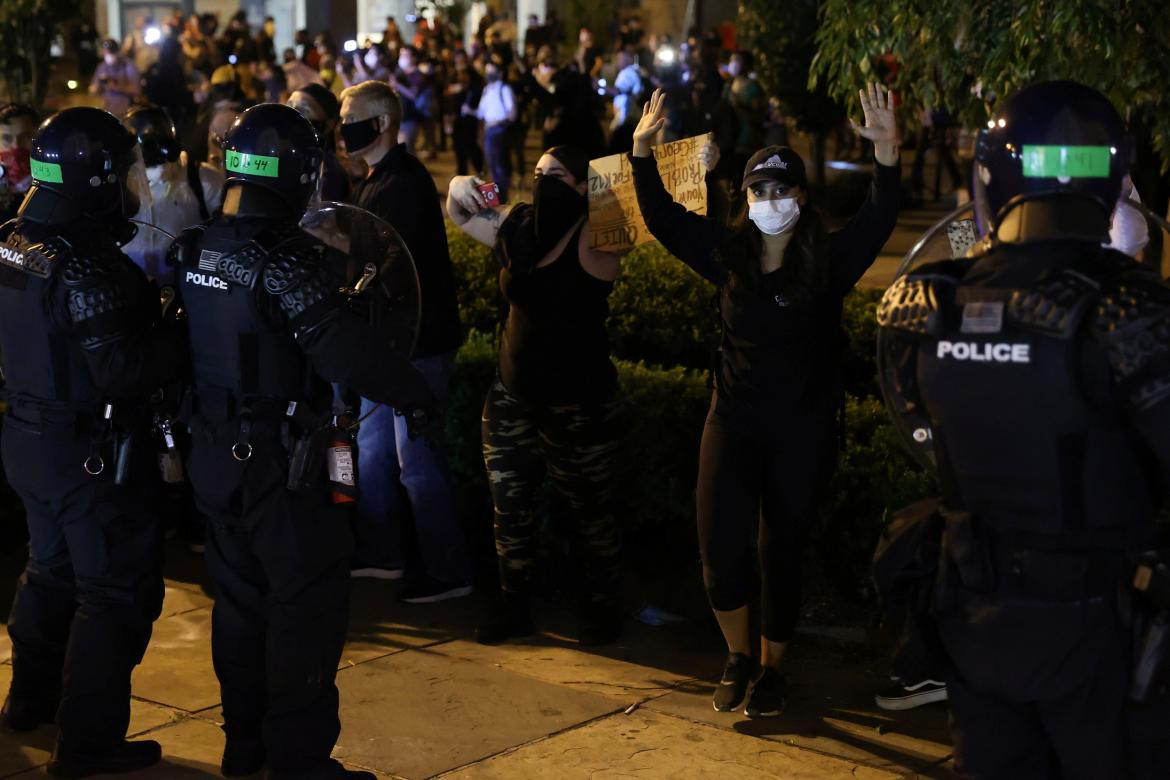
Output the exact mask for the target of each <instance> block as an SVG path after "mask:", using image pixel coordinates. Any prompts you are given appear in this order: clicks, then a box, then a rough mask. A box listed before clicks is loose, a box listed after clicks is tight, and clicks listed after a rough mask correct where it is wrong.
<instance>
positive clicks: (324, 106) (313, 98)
mask: <svg viewBox="0 0 1170 780" xmlns="http://www.w3.org/2000/svg"><path fill="white" fill-rule="evenodd" d="M288 105H290V106H292V107H293V108H295V109H296V110H297V111H298V112H299V113H300V115H301V116H303V117H304V118H305V119H308V120H309V124H311V125H312V126H313V129H314V130H316V131H317V135H318V136H320V138H321V146H322V150H323V152H324V156H323V158H322V160H321V176H320V178H319V179H318V180H317V200H332V201H339V202H344V201H346V200H347V199H348V198H349V177H348V176H346V174H345V170H344V169H343V168H342V167H341V163H340V162H339V161H338V159H337V141H336V136H337V123H338V121H339V120H340V119H341V104H340V103H338V102H337V98H336V97H335V96H334V95H333V93H332V92H330V91H329V90H328V89H326V88H325V87H323V86H321V85H320V84H309V85H308V86H305V87H303V88H301V89H298V90H297V91H296V92H294V93H292V94H291V95H289V97H288Z"/></svg>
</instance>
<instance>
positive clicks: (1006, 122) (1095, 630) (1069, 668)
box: [878, 81, 1170, 778]
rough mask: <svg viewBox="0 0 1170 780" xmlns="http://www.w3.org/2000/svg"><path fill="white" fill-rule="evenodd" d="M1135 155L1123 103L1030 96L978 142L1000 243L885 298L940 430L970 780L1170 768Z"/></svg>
mask: <svg viewBox="0 0 1170 780" xmlns="http://www.w3.org/2000/svg"><path fill="white" fill-rule="evenodd" d="M1129 160H1130V145H1129V143H1128V140H1127V138H1126V134H1125V130H1124V126H1123V124H1122V120H1121V118H1120V117H1119V116H1118V114H1117V111H1116V110H1115V109H1114V107H1113V106H1112V104H1111V103H1110V102H1109V100H1108V99H1106V98H1105V97H1104V96H1103V95H1101V94H1099V93H1098V92H1096V91H1094V90H1092V89H1089V88H1087V87H1084V86H1081V85H1079V84H1076V83H1073V82H1067V81H1055V82H1046V83H1041V84H1037V85H1034V86H1031V87H1028V88H1026V89H1023V90H1021V91H1020V92H1018V93H1017V94H1015V95H1014V96H1012V97H1011V98H1010V99H1008V100H1006V101H1005V102H1004V103H1003V104H1002V105H1001V106H1000V108H999V110H998V112H997V113H996V114H995V115H994V116H993V117H992V119H991V121H990V122H989V123H988V129H987V130H985V131H984V132H983V133H982V135H981V137H980V140H979V143H978V146H977V150H976V179H977V184H976V193H975V198H976V208H977V214H978V216H979V218H980V219H981V221H982V222H983V224H984V225H985V226H986V228H987V231H988V234H987V239H986V241H984V242H983V243H982V244H979V245H977V246H976V247H975V248H974V249H973V250H972V251H971V252H970V253H968V255H967V257H965V258H961V259H958V260H946V261H943V262H938V263H931V264H927V265H923V266H920V267H918V268H916V269H913V270H912V271H911V272H910V273H909V274H908V275H906V276H904V277H903V278H901V279H899V280H898V281H897V282H896V283H895V284H894V285H893V286H892V287H891V288H890V289H889V290H888V291H887V293H886V295H885V298H884V299H883V301H882V303H881V305H880V307H879V309H878V322H879V325H880V326H881V328H882V329H883V334H882V335H883V338H884V339H885V343H886V344H887V345H888V346H887V347H883V349H888V350H889V353H888V355H887V358H888V360H887V361H886V362H887V365H890V366H892V367H893V369H892V370H893V371H895V372H896V377H895V379H894V381H893V387H894V392H893V393H892V396H893V397H892V398H891V399H890V400H891V406H892V408H893V409H894V410H895V412H896V413H898V414H916V415H919V419H925V420H927V421H928V423H926V427H924V428H920V429H919V430H918V431H916V439H918V440H920V441H927V440H929V441H932V442H933V450H934V457H935V461H936V462H937V464H938V468H939V476H940V484H941V485H942V488H943V502H942V510H941V512H940V513H939V517H940V519H939V520H938V521H937V522H938V527H940V528H941V529H942V546H943V550H944V554H943V555H942V556H941V558H940V561H941V563H940V568H939V572H938V579H937V582H936V583H935V584H934V590H933V602H932V612H933V614H934V617H935V625H936V627H937V630H938V637H939V638H940V639H941V646H942V648H944V650H945V654H946V655H947V657H948V659H949V663H950V667H951V673H950V675H949V677H948V680H947V683H948V689H949V694H950V702H951V707H952V712H953V715H954V729H953V731H954V737H955V763H956V770H957V772H958V773H959V774H960V775H961V776H963V777H974V778H984V777H988V778H992V777H1030V778H1031V777H1034V778H1042V777H1054V776H1060V777H1069V778H1079V777H1084V778H1101V777H1111V778H1113V777H1130V776H1160V777H1165V776H1167V774H1166V773H1167V771H1168V770H1167V768H1166V767H1161V768H1154V767H1153V766H1152V764H1150V763H1149V762H1148V757H1149V756H1150V755H1151V753H1150V752H1149V751H1148V750H1147V748H1148V747H1149V746H1148V745H1139V744H1137V743H1135V742H1132V741H1129V739H1128V736H1127V733H1126V731H1127V723H1130V724H1132V723H1133V719H1134V718H1135V717H1137V715H1138V712H1139V710H1138V708H1136V707H1134V706H1132V705H1131V704H1129V703H1127V698H1128V696H1129V694H1130V674H1131V667H1132V666H1133V664H1132V663H1131V658H1132V653H1133V650H1134V648H1133V640H1132V633H1133V631H1132V625H1133V621H1134V620H1136V619H1138V618H1137V617H1136V616H1137V615H1139V614H1140V613H1141V611H1142V609H1143V606H1142V601H1141V599H1140V598H1138V597H1136V596H1135V591H1134V590H1133V589H1132V588H1131V587H1130V582H1131V581H1132V580H1133V576H1134V571H1135V568H1134V562H1135V560H1136V559H1137V557H1138V555H1139V554H1140V553H1141V552H1142V551H1145V550H1149V549H1150V548H1152V547H1154V546H1155V545H1156V534H1155V515H1156V513H1157V506H1158V501H1159V499H1160V494H1159V491H1158V488H1157V485H1156V480H1155V475H1156V473H1157V471H1158V467H1159V464H1161V466H1163V467H1164V466H1165V465H1167V464H1170V290H1168V289H1167V288H1166V287H1165V286H1164V285H1163V284H1162V283H1161V281H1160V279H1159V277H1158V276H1157V274H1156V273H1154V272H1153V271H1151V270H1147V269H1146V268H1144V267H1142V266H1140V265H1138V264H1136V263H1135V262H1134V261H1133V260H1131V259H1130V258H1129V257H1127V256H1125V255H1123V254H1122V253H1120V252H1118V251H1115V250H1113V249H1105V248H1102V242H1104V241H1106V240H1107V236H1108V231H1109V218H1110V214H1111V212H1112V211H1113V208H1114V205H1115V203H1116V202H1117V198H1118V193H1119V191H1120V188H1121V183H1122V179H1123V178H1124V177H1125V175H1126V173H1127V172H1128V167H1129ZM1158 712H1159V710H1158V709H1157V708H1154V709H1150V708H1149V707H1147V706H1145V705H1143V710H1142V715H1141V717H1154V718H1161V719H1162V720H1161V723H1160V725H1158V726H1157V727H1156V728H1153V729H1149V730H1148V731H1149V732H1150V733H1160V735H1161V736H1160V737H1159V739H1161V740H1163V746H1162V749H1163V751H1164V748H1165V744H1164V743H1165V740H1167V739H1168V738H1170V720H1167V719H1166V718H1165V717H1164V716H1163V715H1160V714H1158ZM1161 712H1165V709H1164V708H1163V709H1162V710H1161ZM1162 755H1163V756H1165V755H1166V753H1165V752H1163V754H1162Z"/></svg>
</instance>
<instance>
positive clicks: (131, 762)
mask: <svg viewBox="0 0 1170 780" xmlns="http://www.w3.org/2000/svg"><path fill="white" fill-rule="evenodd" d="M161 760H162V746H161V745H159V744H158V743H157V742H155V741H154V740H153V739H143V740H139V741H137V742H129V741H127V740H122V741H121V742H118V743H116V744H114V745H110V746H109V747H104V748H100V749H97V748H71V747H68V746H67V745H66V744H65V743H64V742H63V741H62V740H61V737H60V735H58V736H57V744H56V745H55V746H54V747H53V758H52V760H50V761H49V766H48V770H49V774H51V775H52V776H53V777H89V776H90V775H99V774H103V773H106V774H117V773H121V772H134V771H136V770H139V769H146V768H147V767H150V766H154V765H155V764H157V763H158V762H159V761H161Z"/></svg>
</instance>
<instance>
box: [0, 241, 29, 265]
mask: <svg viewBox="0 0 1170 780" xmlns="http://www.w3.org/2000/svg"><path fill="white" fill-rule="evenodd" d="M0 262H4V263H7V264H8V265H15V266H18V267H20V268H23V267H24V253H23V252H21V251H20V250H18V249H13V248H12V247H10V246H4V245H3V244H0Z"/></svg>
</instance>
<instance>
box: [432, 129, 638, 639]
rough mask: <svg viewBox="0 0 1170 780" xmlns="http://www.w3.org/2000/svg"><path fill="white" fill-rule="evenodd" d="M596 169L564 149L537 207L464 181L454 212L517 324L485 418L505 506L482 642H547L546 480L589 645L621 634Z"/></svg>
mask: <svg viewBox="0 0 1170 780" xmlns="http://www.w3.org/2000/svg"><path fill="white" fill-rule="evenodd" d="M588 170H589V158H588V157H587V156H586V155H585V153H584V152H582V151H581V150H579V149H576V148H573V147H566V146H559V147H554V148H552V149H550V150H548V152H546V153H545V154H544V155H542V156H541V158H540V160H539V161H538V162H537V164H536V181H535V184H534V186H533V201H534V202H533V203H532V204H528V203H519V204H516V205H508V206H496V207H494V208H488V206H487V203H486V201H485V200H484V198H483V195H482V193H480V192H479V190H478V189H477V187H478V186H479V185H480V184H482V182H480V181H479V180H478V179H476V178H475V177H471V176H457V177H456V178H454V179H453V180H452V181H451V185H450V187H449V188H448V196H447V213H448V215H449V216H450V217H451V219H452V220H454V222H455V223H456V224H457V225H459V227H460V228H461V229H462V230H463V232H465V233H467V234H468V235H469V236H471V237H473V238H475V239H477V240H478V241H481V242H482V243H484V244H487V245H488V246H490V247H493V248H494V250H495V256H496V258H497V259H498V260H499V262H500V291H501V292H502V293H503V294H504V297H505V298H506V299H507V300H508V319H507V321H506V322H505V324H504V329H503V332H502V333H501V335H500V363H499V369H498V371H497V374H496V379H495V381H494V382H493V383H492V388H491V390H490V391H489V392H488V396H487V399H486V401H485V403H484V409H483V457H484V464H485V466H486V468H487V471H488V478H489V479H488V482H489V485H490V487H491V492H492V502H493V504H494V505H495V537H496V554H497V556H498V558H499V565H500V585H501V587H502V589H503V599H502V600H501V602H500V604H499V605H497V607H496V609H495V610H494V611H493V613H492V614H491V615H490V616H489V618H488V619H487V620H486V621H485V622H484V623H483V624H482V625H480V627H479V629H478V632H477V637H478V639H479V641H480V642H484V643H495V642H501V641H504V640H507V639H511V638H515V637H521V636H526V635H528V634H531V633H532V632H533V631H534V627H533V623H532V617H531V611H530V605H529V601H530V593H531V588H532V573H533V569H534V568H535V562H536V545H537V542H538V541H539V540H538V527H537V522H536V516H535V509H536V497H537V491H538V490H539V489H540V486H541V484H542V483H543V482H544V478H545V476H546V475H547V476H548V478H549V479H550V480H551V481H552V483H553V486H554V487H555V488H556V489H557V490H558V491H559V492H560V493H561V494H563V495H564V497H565V498H566V504H567V505H568V506H569V507H570V511H571V512H572V513H573V514H574V517H573V521H574V524H575V525H576V528H577V532H578V534H579V536H580V541H581V543H582V548H583V549H582V553H583V557H586V558H587V560H586V562H585V564H584V566H583V569H584V571H585V572H586V573H587V578H588V581H587V582H586V583H585V589H586V596H585V599H584V601H585V603H584V610H583V614H584V620H583V623H582V626H581V631H580V635H579V639H580V641H581V643H582V644H601V643H604V642H608V641H612V640H613V639H616V638H617V636H618V635H619V634H620V633H621V616H620V612H619V609H618V599H617V586H618V580H619V576H618V555H619V553H620V549H621V533H620V529H619V528H618V524H617V519H616V517H615V515H614V512H613V507H612V498H613V495H612V494H613V474H614V470H615V466H616V460H617V454H618V450H619V443H618V427H617V425H616V420H617V412H618V403H617V400H616V396H617V372H616V370H615V369H614V366H613V363H612V362H611V361H610V358H609V336H608V334H607V333H606V329H605V321H606V318H607V317H608V316H609V303H608V297H609V293H610V291H611V290H612V289H613V282H614V279H615V278H616V277H617V274H618V268H619V258H618V256H617V255H615V254H612V253H609V252H598V251H596V250H593V249H591V248H590V247H591V243H592V231H591V229H590V226H589V220H588V213H587V212H588V208H587V207H588V202H587V200H586V198H585V191H586V186H587V184H588Z"/></svg>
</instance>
